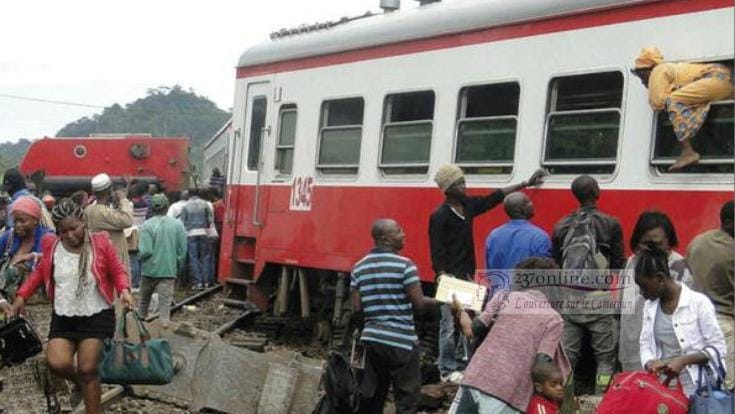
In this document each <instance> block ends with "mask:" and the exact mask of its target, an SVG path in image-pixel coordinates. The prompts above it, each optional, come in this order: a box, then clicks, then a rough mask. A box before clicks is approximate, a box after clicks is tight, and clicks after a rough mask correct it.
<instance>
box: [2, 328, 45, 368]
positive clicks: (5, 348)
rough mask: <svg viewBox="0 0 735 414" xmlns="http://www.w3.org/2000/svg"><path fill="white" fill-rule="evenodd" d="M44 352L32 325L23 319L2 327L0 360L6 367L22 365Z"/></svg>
mask: <svg viewBox="0 0 735 414" xmlns="http://www.w3.org/2000/svg"><path fill="white" fill-rule="evenodd" d="M41 351H43V344H42V343H41V339H39V337H38V334H36V331H35V330H34V329H33V327H32V326H31V324H30V323H29V322H28V321H27V320H25V319H23V318H22V317H17V318H11V319H9V320H8V321H7V322H6V323H4V324H2V325H0V359H1V360H2V362H3V364H4V365H8V366H13V365H19V364H22V363H23V361H25V360H26V359H28V358H30V357H32V356H34V355H37V354H39V353H41Z"/></svg>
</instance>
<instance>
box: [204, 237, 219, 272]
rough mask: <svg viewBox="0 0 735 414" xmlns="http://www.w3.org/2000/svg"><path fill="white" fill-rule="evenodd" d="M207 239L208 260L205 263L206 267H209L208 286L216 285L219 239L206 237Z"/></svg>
mask: <svg viewBox="0 0 735 414" xmlns="http://www.w3.org/2000/svg"><path fill="white" fill-rule="evenodd" d="M208 239H209V260H208V261H207V266H209V268H208V270H207V274H208V275H209V277H210V280H209V282H207V283H209V284H214V283H216V280H217V260H219V257H218V256H219V255H218V254H217V252H218V250H219V249H218V247H219V238H218V237H208Z"/></svg>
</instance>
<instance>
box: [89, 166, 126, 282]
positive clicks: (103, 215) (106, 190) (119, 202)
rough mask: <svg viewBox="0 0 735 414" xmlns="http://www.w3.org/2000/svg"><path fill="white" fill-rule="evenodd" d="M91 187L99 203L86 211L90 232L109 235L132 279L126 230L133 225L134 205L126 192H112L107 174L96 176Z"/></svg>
mask: <svg viewBox="0 0 735 414" xmlns="http://www.w3.org/2000/svg"><path fill="white" fill-rule="evenodd" d="M91 186H92V193H94V196H95V198H96V200H97V201H96V203H95V204H92V205H90V206H88V207H87V208H86V209H84V213H85V214H86V215H87V226H88V227H89V231H90V232H97V231H106V232H107V233H109V235H110V239H111V240H112V244H113V245H114V246H115V249H116V250H117V255H118V256H119V257H120V261H122V263H123V265H124V266H125V269H126V271H127V272H128V277H130V258H129V257H128V244H127V242H126V241H125V234H124V230H125V229H126V228H128V227H130V226H132V225H133V203H131V202H130V200H128V199H127V194H126V192H125V191H123V190H116V191H114V192H113V191H112V179H110V176H109V175H107V174H104V173H102V174H98V175H96V176H94V177H93V178H92V182H91Z"/></svg>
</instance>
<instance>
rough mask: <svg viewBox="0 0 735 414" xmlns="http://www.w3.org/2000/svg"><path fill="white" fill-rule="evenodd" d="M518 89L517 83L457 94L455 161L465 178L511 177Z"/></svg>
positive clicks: (471, 88) (473, 87) (482, 86)
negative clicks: (499, 175) (474, 176)
mask: <svg viewBox="0 0 735 414" xmlns="http://www.w3.org/2000/svg"><path fill="white" fill-rule="evenodd" d="M520 90H521V88H520V86H519V85H518V83H516V82H508V83H498V84H492V85H480V86H470V87H466V88H463V89H462V90H461V91H460V95H459V97H460V102H459V112H458V116H459V119H458V122H457V144H456V147H455V148H456V149H455V154H454V161H455V163H457V164H458V165H460V166H462V168H463V169H464V171H465V172H466V173H468V174H510V172H511V170H512V169H513V156H514V154H515V144H516V128H517V125H518V100H519V96H520Z"/></svg>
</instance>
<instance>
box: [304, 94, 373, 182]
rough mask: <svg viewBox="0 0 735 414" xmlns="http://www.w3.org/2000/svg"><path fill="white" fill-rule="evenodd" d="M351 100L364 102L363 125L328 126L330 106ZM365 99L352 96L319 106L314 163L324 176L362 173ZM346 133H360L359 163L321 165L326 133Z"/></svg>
mask: <svg viewBox="0 0 735 414" xmlns="http://www.w3.org/2000/svg"><path fill="white" fill-rule="evenodd" d="M349 99H360V100H362V123H361V124H350V125H333V126H329V125H326V123H327V122H329V108H328V106H329V105H328V104H331V102H334V101H343V100H349ZM365 106H366V102H365V97H364V96H362V95H351V96H342V97H332V98H328V99H324V100H322V102H321V105H320V106H319V130H318V131H317V143H316V161H315V163H314V165H315V168H316V170H317V171H318V172H319V174H321V175H323V176H329V177H334V176H356V175H357V174H358V173H359V172H360V160H361V159H362V140H363V136H364V130H365ZM335 130H337V131H344V130H359V131H360V146H359V148H358V150H357V163H356V164H355V163H352V164H323V163H321V160H320V159H321V149H322V141H323V137H324V131H335Z"/></svg>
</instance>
